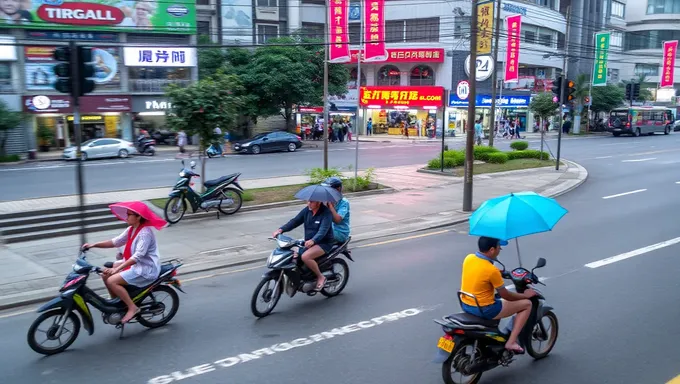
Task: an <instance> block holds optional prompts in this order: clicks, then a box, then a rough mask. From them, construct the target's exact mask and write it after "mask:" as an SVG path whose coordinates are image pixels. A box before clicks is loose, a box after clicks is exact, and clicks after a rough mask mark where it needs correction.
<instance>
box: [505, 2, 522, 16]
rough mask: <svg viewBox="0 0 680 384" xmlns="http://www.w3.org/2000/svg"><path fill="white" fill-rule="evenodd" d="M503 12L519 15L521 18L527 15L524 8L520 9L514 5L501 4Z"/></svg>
mask: <svg viewBox="0 0 680 384" xmlns="http://www.w3.org/2000/svg"><path fill="white" fill-rule="evenodd" d="M503 10H504V11H505V12H509V13H519V14H520V15H522V16H526V15H527V9H526V8H524V7H520V6H519V5H515V4H510V3H504V4H503Z"/></svg>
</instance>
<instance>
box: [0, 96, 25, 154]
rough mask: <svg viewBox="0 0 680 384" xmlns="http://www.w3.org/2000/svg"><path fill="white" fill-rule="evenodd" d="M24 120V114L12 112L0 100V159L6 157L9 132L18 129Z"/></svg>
mask: <svg viewBox="0 0 680 384" xmlns="http://www.w3.org/2000/svg"><path fill="white" fill-rule="evenodd" d="M24 118H25V115H24V114H23V113H21V112H16V111H11V110H10V109H9V107H8V106H7V104H6V103H5V102H4V101H2V100H0V158H3V157H5V156H6V151H5V144H6V143H7V137H8V136H9V131H11V130H12V129H14V128H16V127H18V126H19V125H20V124H21V123H22V122H23V121H24Z"/></svg>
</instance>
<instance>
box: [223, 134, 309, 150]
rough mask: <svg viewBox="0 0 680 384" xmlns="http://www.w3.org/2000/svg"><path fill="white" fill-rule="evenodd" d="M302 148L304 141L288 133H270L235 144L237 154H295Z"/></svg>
mask: <svg viewBox="0 0 680 384" xmlns="http://www.w3.org/2000/svg"><path fill="white" fill-rule="evenodd" d="M300 147H302V139H301V138H300V136H298V135H294V134H292V133H288V132H268V133H260V134H259V135H257V136H255V137H253V138H252V139H248V140H241V141H239V142H237V143H235V144H234V151H235V152H242V153H253V154H255V155H257V154H258V153H262V152H276V151H288V152H295V151H296V150H297V149H298V148H300Z"/></svg>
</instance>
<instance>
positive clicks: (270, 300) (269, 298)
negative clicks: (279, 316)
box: [250, 277, 284, 318]
mask: <svg viewBox="0 0 680 384" xmlns="http://www.w3.org/2000/svg"><path fill="white" fill-rule="evenodd" d="M276 280H277V279H275V278H273V277H264V278H263V279H262V280H261V281H260V283H259V284H258V285H257V287H256V288H255V292H253V297H252V299H251V300H250V310H251V311H252V312H253V315H255V317H259V318H263V317H266V316H268V315H269V314H270V313H272V311H273V310H274V308H275V307H276V304H278V302H279V299H280V298H281V294H283V288H284V287H283V279H282V280H281V283H280V284H279V289H278V290H276V291H277V293H276V295H274V291H275V290H274V287H273V286H275V285H276ZM269 282H272V285H273V286H272V288H269V286H268V285H267V284H268V283H269ZM265 285H267V289H266V290H264V291H263V292H262V298H263V299H264V302H265V303H267V304H268V305H267V309H265V310H264V311H260V310H259V309H258V308H257V300H258V299H259V298H260V291H262V288H264V287H265Z"/></svg>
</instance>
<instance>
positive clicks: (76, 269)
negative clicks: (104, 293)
mask: <svg viewBox="0 0 680 384" xmlns="http://www.w3.org/2000/svg"><path fill="white" fill-rule="evenodd" d="M72 269H73V272H75V273H82V272H84V271H85V269H86V267H84V266H82V265H78V264H73V267H72Z"/></svg>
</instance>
